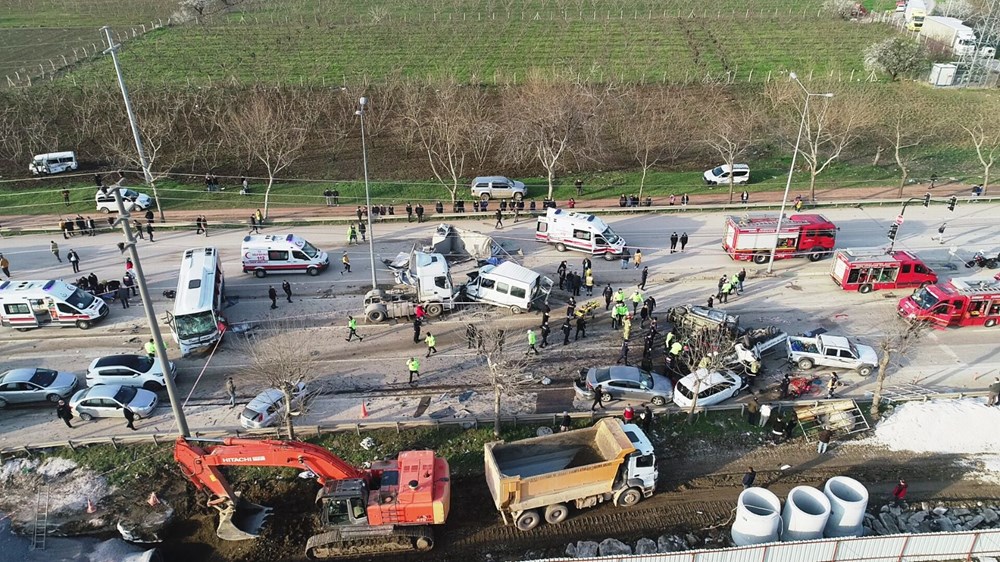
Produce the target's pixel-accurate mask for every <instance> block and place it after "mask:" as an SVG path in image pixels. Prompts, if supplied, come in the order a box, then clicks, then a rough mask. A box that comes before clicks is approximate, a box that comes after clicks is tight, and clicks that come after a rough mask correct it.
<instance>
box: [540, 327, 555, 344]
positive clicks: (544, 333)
mask: <svg viewBox="0 0 1000 562" xmlns="http://www.w3.org/2000/svg"><path fill="white" fill-rule="evenodd" d="M551 331H552V330H551V329H550V328H549V323H548V322H544V323H543V324H542V327H541V333H542V349H544V348H546V347H548V346H549V333H551Z"/></svg>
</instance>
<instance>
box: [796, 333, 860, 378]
mask: <svg viewBox="0 0 1000 562" xmlns="http://www.w3.org/2000/svg"><path fill="white" fill-rule="evenodd" d="M787 346H788V361H789V362H790V363H794V364H795V365H798V367H799V368H800V369H812V368H813V367H814V366H816V365H822V366H824V367H836V368H840V369H853V370H855V371H857V372H858V374H859V375H861V376H863V377H867V376H868V375H870V374H872V371H874V370H875V366H876V365H877V364H878V354H877V353H875V349H874V348H872V347H869V346H867V345H860V344H856V343H854V342H852V341H850V340H848V339H847V338H846V337H844V336H829V335H826V334H820V335H818V336H816V337H813V338H808V337H802V336H788V340H787Z"/></svg>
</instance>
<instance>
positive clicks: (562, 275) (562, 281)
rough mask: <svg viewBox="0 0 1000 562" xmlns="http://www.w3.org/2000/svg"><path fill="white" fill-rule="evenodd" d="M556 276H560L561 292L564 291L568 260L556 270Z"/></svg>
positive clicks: (561, 263)
mask: <svg viewBox="0 0 1000 562" xmlns="http://www.w3.org/2000/svg"><path fill="white" fill-rule="evenodd" d="M556 275H558V276H559V290H560V291H562V290H563V285H564V284H565V283H566V260H563V261H562V262H560V263H559V267H557V268H556Z"/></svg>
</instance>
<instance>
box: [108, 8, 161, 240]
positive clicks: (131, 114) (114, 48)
mask: <svg viewBox="0 0 1000 562" xmlns="http://www.w3.org/2000/svg"><path fill="white" fill-rule="evenodd" d="M101 31H103V32H104V35H105V37H107V41H108V48H107V49H105V50H104V53H105V54H108V53H111V61H112V62H114V64H115V74H116V75H118V87H120V88H121V90H122V98H123V99H124V100H125V113H127V114H128V122H129V124H130V125H131V126H132V138H134V139H135V150H136V152H138V153H139V164H140V165H141V166H142V176H143V178H145V180H146V184H148V185H149V186H150V187H152V188H153V198H154V199H156V210H157V211H158V212H159V213H160V222H166V218H164V216H163V207H161V206H160V195H159V194H158V193H157V192H156V185H154V184H153V174H151V173H150V172H149V161H148V160H146V151H144V150H143V149H142V135H141V134H140V133H139V122H138V121H136V119H135V111H133V110H132V101H131V100H129V97H128V88H126V87H125V78H124V77H123V76H122V67H121V65H120V64H119V63H118V49H119V48H120V47H121V45H117V44H115V42H114V40H113V39H111V28H110V27H108V26H106V25H105V26H104V27H102V28H101Z"/></svg>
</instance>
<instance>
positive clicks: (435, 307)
mask: <svg viewBox="0 0 1000 562" xmlns="http://www.w3.org/2000/svg"><path fill="white" fill-rule="evenodd" d="M442 312H444V307H442V306H441V305H440V304H429V305H427V316H431V317H433V316H441V313H442Z"/></svg>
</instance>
